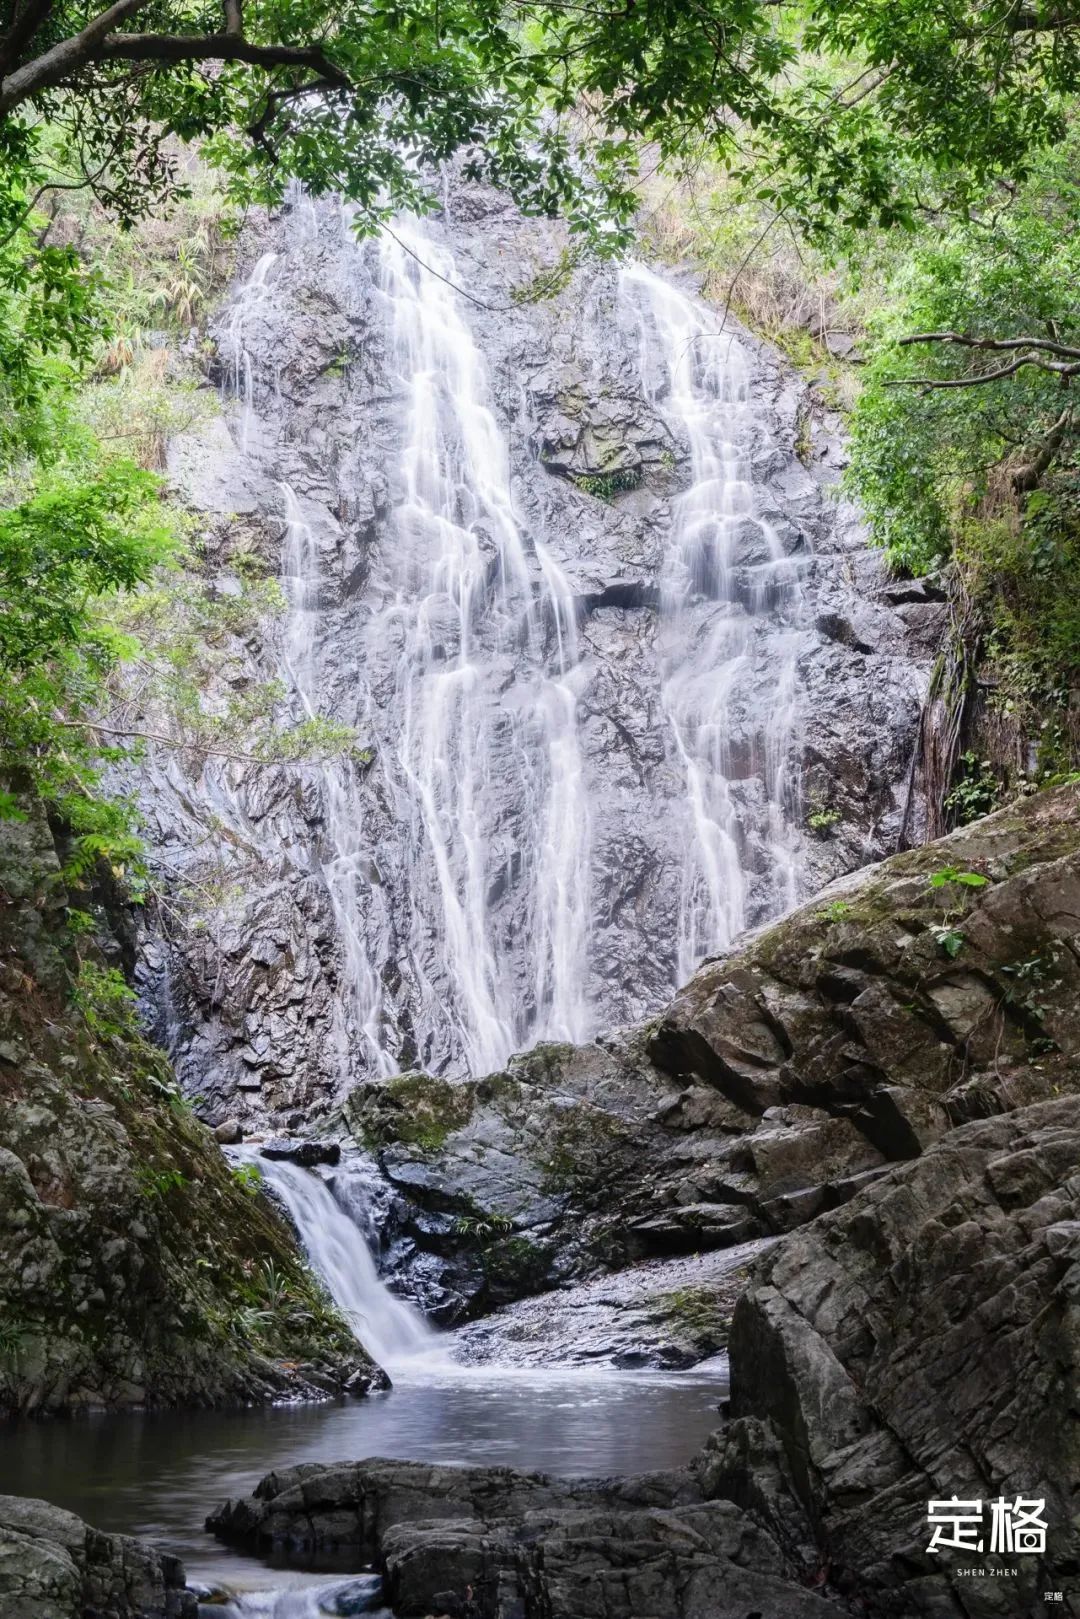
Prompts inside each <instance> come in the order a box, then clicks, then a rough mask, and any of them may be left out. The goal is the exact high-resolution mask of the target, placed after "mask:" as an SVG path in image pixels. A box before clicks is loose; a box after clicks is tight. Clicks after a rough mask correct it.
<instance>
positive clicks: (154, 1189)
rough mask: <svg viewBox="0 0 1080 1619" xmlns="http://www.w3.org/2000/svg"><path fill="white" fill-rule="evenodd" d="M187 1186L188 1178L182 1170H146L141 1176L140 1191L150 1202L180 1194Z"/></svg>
mask: <svg viewBox="0 0 1080 1619" xmlns="http://www.w3.org/2000/svg"><path fill="white" fill-rule="evenodd" d="M187 1184H188V1178H187V1176H186V1175H185V1174H184V1172H183V1170H180V1169H144V1170H143V1171H142V1172H141V1174H140V1176H139V1189H140V1191H141V1192H142V1195H143V1197H145V1198H147V1199H148V1200H150V1201H153V1199H155V1198H159V1197H166V1196H167V1195H168V1194H169V1193H170V1192H179V1191H181V1190H182V1189H183V1188H184V1187H185V1186H186V1185H187Z"/></svg>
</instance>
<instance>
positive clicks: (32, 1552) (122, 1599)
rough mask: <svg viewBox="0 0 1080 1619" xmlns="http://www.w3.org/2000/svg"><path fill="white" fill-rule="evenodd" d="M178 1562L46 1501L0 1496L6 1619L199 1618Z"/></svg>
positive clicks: (0, 1609) (0, 1602)
mask: <svg viewBox="0 0 1080 1619" xmlns="http://www.w3.org/2000/svg"><path fill="white" fill-rule="evenodd" d="M197 1612H198V1608H197V1604H196V1600H195V1597H194V1596H193V1595H192V1594H191V1593H190V1592H188V1591H186V1590H185V1589H184V1570H183V1568H182V1567H181V1565H180V1563H179V1561H178V1560H177V1559H176V1558H175V1557H169V1556H167V1555H165V1554H163V1553H160V1552H156V1551H154V1550H152V1549H151V1548H150V1547H149V1546H145V1545H143V1544H142V1542H141V1541H138V1540H132V1539H131V1538H130V1537H129V1536H127V1535H104V1534H101V1533H100V1532H99V1531H98V1530H96V1529H91V1528H90V1526H89V1524H85V1523H83V1521H82V1519H81V1518H77V1517H76V1516H75V1515H74V1513H72V1512H62V1511H61V1510H60V1508H59V1507H53V1506H50V1505H49V1504H48V1502H47V1501H32V1500H27V1499H26V1498H25V1497H23V1496H18V1495H0V1619H96V1616H97V1615H103V1616H107V1619H195V1616H196V1613H197Z"/></svg>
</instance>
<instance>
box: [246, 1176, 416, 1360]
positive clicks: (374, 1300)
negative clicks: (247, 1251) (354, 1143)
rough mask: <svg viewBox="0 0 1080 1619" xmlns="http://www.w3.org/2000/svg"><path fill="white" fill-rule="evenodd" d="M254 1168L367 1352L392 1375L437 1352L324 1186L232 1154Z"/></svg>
mask: <svg viewBox="0 0 1080 1619" xmlns="http://www.w3.org/2000/svg"><path fill="white" fill-rule="evenodd" d="M233 1156H235V1157H238V1158H239V1159H240V1160H241V1161H242V1162H245V1163H254V1164H257V1165H258V1168H259V1171H260V1173H261V1175H262V1176H263V1179H264V1180H265V1181H266V1183H267V1185H268V1186H270V1187H271V1188H272V1190H273V1191H274V1192H275V1193H276V1194H277V1196H278V1197H279V1198H280V1199H281V1201H282V1202H283V1203H284V1205H285V1207H286V1208H287V1209H288V1211H289V1217H290V1219H291V1220H292V1223H293V1225H294V1226H295V1227H296V1230H297V1233H298V1235H299V1237H300V1242H301V1245H302V1246H303V1249H304V1251H305V1253H306V1254H307V1256H308V1259H309V1260H310V1261H311V1264H312V1266H313V1268H314V1269H315V1270H316V1271H317V1272H318V1274H319V1275H320V1276H321V1277H322V1279H323V1281H324V1282H325V1284H326V1287H327V1291H328V1292H329V1294H330V1296H331V1298H332V1299H333V1300H334V1303H335V1304H336V1305H337V1306H338V1308H339V1310H340V1311H341V1313H342V1315H344V1316H345V1318H346V1320H347V1321H348V1322H349V1324H350V1326H351V1327H352V1329H353V1331H354V1332H355V1334H356V1336H357V1338H358V1340H359V1341H360V1343H362V1344H363V1346H364V1348H365V1349H366V1350H367V1351H368V1354H369V1355H371V1356H372V1358H373V1359H374V1360H375V1361H377V1362H378V1364H379V1365H380V1366H382V1367H384V1368H385V1369H386V1370H387V1371H388V1372H390V1373H391V1375H392V1374H393V1372H394V1371H395V1370H399V1369H400V1368H401V1367H403V1366H407V1365H408V1364H409V1362H410V1361H414V1360H416V1359H417V1358H418V1357H420V1356H431V1355H432V1354H436V1353H437V1351H438V1344H439V1339H438V1336H437V1335H436V1334H435V1333H434V1332H433V1331H432V1329H431V1328H430V1327H429V1326H428V1325H427V1323H426V1321H425V1320H424V1318H423V1316H422V1315H421V1314H420V1313H419V1311H418V1310H416V1309H414V1308H413V1306H412V1305H411V1304H407V1303H406V1302H405V1300H404V1299H399V1298H397V1297H395V1295H394V1294H393V1293H391V1292H390V1290H389V1288H387V1287H386V1286H384V1284H383V1283H382V1282H381V1281H380V1280H379V1273H378V1270H377V1269H376V1266H375V1260H374V1258H373V1257H372V1254H371V1250H370V1249H369V1247H368V1245H367V1242H366V1241H365V1239H364V1235H363V1233H362V1232H361V1230H360V1229H359V1227H358V1226H357V1225H355V1224H354V1222H353V1221H352V1220H351V1219H350V1218H349V1216H348V1215H347V1214H346V1213H345V1212H344V1210H343V1209H341V1208H340V1207H339V1206H338V1204H337V1202H336V1201H335V1199H334V1196H333V1193H332V1192H331V1191H330V1188H329V1187H328V1186H327V1184H326V1182H325V1181H324V1180H322V1179H321V1178H320V1177H319V1176H318V1175H316V1174H314V1173H313V1172H312V1171H311V1170H309V1169H301V1168H299V1166H298V1165H296V1164H292V1163H289V1162H288V1161H287V1160H277V1159H270V1158H262V1157H260V1156H259V1154H258V1153H257V1152H243V1151H240V1152H238V1153H235V1154H233Z"/></svg>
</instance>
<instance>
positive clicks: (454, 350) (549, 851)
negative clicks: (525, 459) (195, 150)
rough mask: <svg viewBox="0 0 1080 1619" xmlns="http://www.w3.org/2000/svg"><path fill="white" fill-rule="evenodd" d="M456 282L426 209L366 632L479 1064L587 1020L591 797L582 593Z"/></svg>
mask: <svg viewBox="0 0 1080 1619" xmlns="http://www.w3.org/2000/svg"><path fill="white" fill-rule="evenodd" d="M455 279H456V269H455V265H454V262H453V259H452V257H451V256H450V254H449V253H447V252H446V251H445V250H444V249H442V248H441V247H439V246H438V245H437V244H436V243H435V242H434V240H432V239H431V238H430V237H427V236H425V235H424V234H423V233H422V232H421V230H420V228H419V226H418V225H417V224H414V223H410V222H407V221H402V222H399V223H398V225H397V227H396V229H395V232H394V234H393V235H392V236H391V235H384V236H383V238H382V239H381V241H380V243H379V247H378V271H377V285H378V289H379V294H380V297H381V300H382V302H383V306H384V308H385V311H386V321H387V327H388V335H389V344H390V368H391V371H392V373H393V375H394V378H395V382H396V387H397V389H398V390H399V391H400V393H401V395H402V396H403V397H404V399H405V401H406V410H405V419H404V424H403V427H404V431H403V436H402V443H401V452H400V459H399V464H398V466H397V468H396V481H395V492H396V500H395V506H394V513H393V524H394V529H395V538H394V540H393V541H392V543H391V544H390V545H389V546H388V547H385V548H384V549H383V552H382V559H381V560H382V569H381V575H380V578H379V580H378V587H379V589H380V591H381V595H382V600H383V603H384V605H383V607H382V610H381V612H380V613H378V614H377V615H376V618H375V621H374V623H373V625H372V631H371V637H370V640H369V647H370V650H371V654H372V658H373V661H374V662H375V663H376V664H377V663H378V662H379V661H380V659H385V658H387V657H388V656H389V658H391V659H392V661H393V665H394V673H393V682H392V699H391V703H390V705H389V717H392V718H395V720H396V723H395V729H394V732H393V733H392V734H390V735H387V736H386V738H385V743H386V749H385V756H386V757H389V758H391V759H392V760H393V765H392V768H391V774H392V778H393V791H394V794H395V798H396V807H397V813H398V817H399V824H400V827H401V830H402V833H403V836H404V838H405V842H406V847H407V854H408V864H409V868H410V870H411V873H412V881H411V883H410V888H409V895H408V906H409V916H408V923H407V926H408V934H409V938H410V941H411V944H412V957H413V960H414V962H415V963H416V966H417V972H418V977H419V993H420V996H421V998H422V1000H424V1001H425V1002H427V1003H429V1004H432V1003H437V1002H438V1000H439V998H440V996H441V994H442V993H443V992H441V991H440V989H439V987H438V986H437V984H436V983H435V982H433V981H432V979H431V978H430V976H429V975H428V973H427V971H426V963H427V960H428V959H429V954H430V952H429V949H428V946H427V941H428V940H429V939H430V938H431V937H432V936H434V938H435V939H436V940H437V941H438V948H437V951H436V952H435V957H434V960H435V962H436V964H437V965H438V967H439V969H440V977H441V975H442V972H443V971H446V970H448V972H449V976H450V1004H449V1005H448V1006H447V1007H446V1008H445V1015H446V1016H448V1017H449V1018H451V1019H452V1020H453V1021H454V1022H455V1023H456V1024H457V1027H458V1029H459V1031H460V1040H461V1047H462V1052H463V1056H464V1060H465V1066H466V1068H467V1069H468V1070H470V1071H471V1072H473V1073H486V1072H489V1071H491V1070H493V1069H496V1068H498V1067H500V1066H501V1065H502V1064H503V1063H504V1062H505V1061H506V1058H507V1057H508V1056H509V1055H510V1053H511V1052H512V1051H514V1050H515V1049H518V1048H519V1047H520V1045H521V1044H522V1042H523V1041H530V1040H536V1039H544V1038H549V1039H565V1040H580V1039H584V1038H587V1036H588V1034H589V1033H590V1031H591V1023H592V1014H591V1011H590V1009H589V1007H588V1005H587V1001H586V990H585V985H586V981H587V977H586V972H585V961H586V957H587V951H588V923H589V908H588V907H589V893H588V869H589V805H588V799H587V795H586V792H585V787H584V780H583V771H582V765H581V759H580V752H579V747H578V741H577V735H576V701H575V697H574V692H573V685H572V678H571V677H572V670H573V665H574V663H575V662H576V655H577V648H576V632H575V622H574V613H573V607H572V603H571V601H570V592H569V588H568V587H567V585H566V583H565V581H564V580H563V578H562V575H561V573H560V571H559V570H558V568H557V567H556V565H555V564H554V562H553V561H552V560H551V558H550V557H549V556H548V555H547V553H546V552H545V550H544V548H543V545H542V543H537V542H536V540H535V539H533V540H532V541H529V542H527V541H526V538H525V536H524V535H523V533H522V530H521V528H520V526H519V523H518V520H517V517H516V515H515V512H514V503H513V493H512V489H511V478H510V466H509V457H508V452H507V445H506V437H505V433H504V432H503V430H502V429H501V428H500V426H499V424H498V423H497V421H496V420H495V417H494V415H493V413H492V410H491V405H490V402H489V388H488V381H487V377H486V375H485V368H484V363H483V359H482V356H481V353H480V350H479V348H478V346H477V343H476V340H475V338H474V337H473V335H472V333H471V331H470V330H469V327H468V326H467V324H466V322H465V320H464V318H463V316H462V314H461V310H460V300H459V297H458V295H457V293H456V292H455V291H454V290H453V287H452V283H453V282H454V281H455ZM549 641H551V642H553V645H551V646H550V647H549V645H548V643H549ZM386 713H387V707H386V706H385V705H384V714H386ZM508 772H509V773H512V774H513V775H514V776H516V777H517V778H518V779H519V782H520V791H519V796H518V801H517V804H516V806H515V824H513V825H512V826H509V825H507V824H505V822H504V821H503V820H502V818H501V816H500V813H499V810H498V804H499V798H498V795H497V794H495V793H494V792H493V791H492V789H493V786H494V784H495V783H496V781H498V780H499V779H500V778H502V777H504V776H505V774H506V773H508ZM515 867H516V869H515ZM510 883H516V884H519V885H523V886H524V887H525V889H526V893H527V899H526V904H525V906H524V910H525V912H526V915H527V919H528V920H527V925H526V929H525V930H524V932H523V934H522V940H521V942H522V943H523V944H524V947H525V951H526V953H527V955H528V956H530V957H531V963H530V965H529V966H528V967H527V968H526V975H527V976H526V977H525V981H524V982H522V981H520V980H516V979H515V974H514V971H513V966H514V963H513V956H512V953H510V952H506V951H503V950H500V949H499V948H498V940H497V923H496V921H495V918H494V916H493V911H494V909H495V905H496V903H497V900H498V897H499V896H500V894H501V892H502V891H503V890H504V886H505V885H506V884H510ZM523 1001H524V1002H525V1006H526V1010H525V1013H524V1015H522V1012H521V1005H522V1002H523Z"/></svg>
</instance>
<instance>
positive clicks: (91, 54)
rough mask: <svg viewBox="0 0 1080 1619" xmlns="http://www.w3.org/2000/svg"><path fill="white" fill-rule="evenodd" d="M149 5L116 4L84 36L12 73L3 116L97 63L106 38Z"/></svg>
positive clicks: (2, 96) (141, 1) (2, 99)
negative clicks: (80, 69)
mask: <svg viewBox="0 0 1080 1619" xmlns="http://www.w3.org/2000/svg"><path fill="white" fill-rule="evenodd" d="M147 4H148V0H113V4H112V5H111V6H108V7H107V8H106V10H104V11H102V12H99V13H98V15H97V16H96V17H94V18H93V19H92V20H91V21H90V22H88V23H87V25H86V27H85V28H84V29H83V30H82V32H81V33H79V34H72V35H71V37H70V38H69V39H62V40H61V41H60V42H59V44H57V45H54V46H53V47H52V49H51V50H48V51H45V52H44V53H43V55H41V56H38V57H35V59H34V60H33V61H32V62H27V63H26V64H25V66H23V67H20V68H16V69H15V72H14V73H9V74H8V75H7V77H6V78H5V79H4V80H3V81H2V83H0V116H3V115H4V114H5V113H8V112H11V110H12V108H14V107H17V106H18V105H19V104H20V102H23V101H26V100H28V98H29V97H30V96H32V95H36V94H37V92H38V91H39V90H46V89H48V88H50V86H52V85H54V84H59V83H60V81H61V80H62V79H65V78H67V76H68V75H69V74H70V73H73V72H74V71H75V70H76V69H78V68H80V67H83V66H85V64H86V63H87V62H92V61H95V60H97V59H98V52H99V49H100V46H101V44H102V41H103V40H104V39H105V37H106V35H108V34H110V33H111V32H112V31H113V29H114V28H116V27H117V26H118V25H119V24H120V23H125V22H127V20H128V18H129V17H133V16H134V15H135V13H136V12H137V11H141V10H142V8H143V7H144V6H145V5H147Z"/></svg>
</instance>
